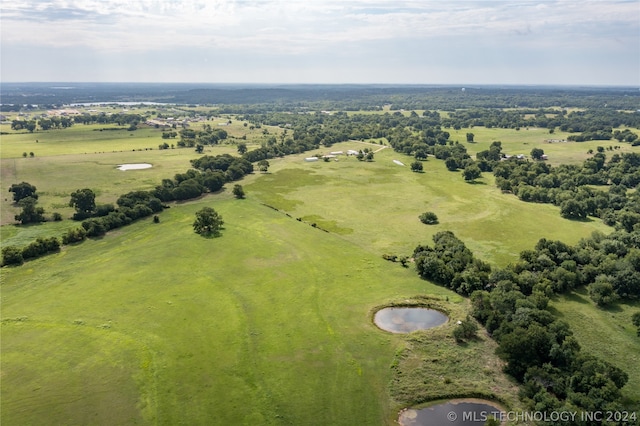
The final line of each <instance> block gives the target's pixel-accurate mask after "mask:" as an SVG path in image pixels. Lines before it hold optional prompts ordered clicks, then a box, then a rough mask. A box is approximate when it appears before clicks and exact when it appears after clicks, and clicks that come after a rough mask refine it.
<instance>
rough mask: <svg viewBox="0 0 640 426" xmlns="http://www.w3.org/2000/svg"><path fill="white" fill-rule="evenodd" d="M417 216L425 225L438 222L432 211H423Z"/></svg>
mask: <svg viewBox="0 0 640 426" xmlns="http://www.w3.org/2000/svg"><path fill="white" fill-rule="evenodd" d="M419 217H420V222H422V223H424V224H425V225H435V224H437V223H438V216H436V214H435V213H434V212H425V213H422V214H421V215H420V216H419Z"/></svg>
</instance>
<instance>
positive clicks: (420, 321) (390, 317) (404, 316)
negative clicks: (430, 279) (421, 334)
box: [373, 306, 448, 333]
mask: <svg viewBox="0 0 640 426" xmlns="http://www.w3.org/2000/svg"><path fill="white" fill-rule="evenodd" d="M447 320H448V318H447V316H446V315H445V314H443V313H442V312H439V311H436V310H434V309H428V308H423V307H419V306H413V307H404V308H383V309H380V310H379V311H378V312H376V314H375V315H374V316H373V322H374V323H375V324H376V325H377V326H378V327H380V328H381V329H383V330H385V331H390V332H392V333H411V332H412V331H416V330H426V329H428V328H433V327H437V326H439V325H442V324H444V323H445V322H447Z"/></svg>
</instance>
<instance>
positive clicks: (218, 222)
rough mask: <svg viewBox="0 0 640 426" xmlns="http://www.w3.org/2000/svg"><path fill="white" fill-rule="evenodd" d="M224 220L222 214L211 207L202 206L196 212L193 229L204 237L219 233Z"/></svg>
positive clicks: (215, 235)
mask: <svg viewBox="0 0 640 426" xmlns="http://www.w3.org/2000/svg"><path fill="white" fill-rule="evenodd" d="M222 225H224V221H223V220H222V216H220V215H219V214H218V212H216V211H215V210H214V209H212V208H211V207H203V208H201V209H200V210H198V211H197V212H196V220H195V222H193V230H194V231H195V232H196V234H200V235H202V236H205V237H209V236H214V237H217V236H218V235H220V229H222Z"/></svg>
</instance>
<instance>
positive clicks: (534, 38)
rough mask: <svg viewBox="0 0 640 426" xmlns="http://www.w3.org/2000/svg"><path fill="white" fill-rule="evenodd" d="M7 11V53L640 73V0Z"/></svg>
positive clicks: (255, 2) (186, 2)
mask: <svg viewBox="0 0 640 426" xmlns="http://www.w3.org/2000/svg"><path fill="white" fill-rule="evenodd" d="M0 7H1V11H2V28H1V29H0V31H1V38H2V40H1V42H2V49H3V52H4V51H7V52H14V51H18V50H22V51H23V52H25V54H28V52H29V51H30V50H32V51H36V50H37V51H38V52H41V51H43V50H44V49H51V50H52V51H56V50H60V51H62V50H61V49H64V52H65V55H72V53H69V52H73V51H74V50H76V51H78V52H80V51H82V52H90V53H91V56H92V57H107V56H108V57H117V55H120V57H127V58H131V57H135V56H136V55H138V56H140V55H142V56H145V57H147V55H151V56H154V57H155V56H163V55H164V56H166V57H173V58H185V57H186V56H185V55H186V53H184V52H189V54H192V55H196V56H197V57H204V58H213V57H225V58H227V59H228V62H227V63H225V66H226V67H228V68H230V69H231V68H233V67H236V68H237V67H241V66H244V65H246V64H247V63H251V66H260V63H259V62H257V61H252V60H249V59H247V58H250V57H260V58H263V60H264V58H267V57H277V58H279V60H280V63H282V62H283V61H285V62H286V61H291V62H296V63H298V62H299V63H314V64H317V62H318V61H319V58H322V60H328V61H331V60H333V61H335V65H339V63H338V61H340V60H342V61H343V63H346V61H347V60H350V61H351V62H353V61H356V60H357V61H359V62H361V63H366V64H368V66H371V65H373V64H377V65H378V66H380V67H393V66H394V64H393V63H391V62H390V61H389V63H385V60H386V58H394V63H395V65H396V66H402V65H403V64H405V65H406V64H411V65H412V66H414V65H415V66H416V67H417V68H413V69H416V70H417V69H419V67H418V64H419V63H422V64H423V65H422V66H423V68H424V67H426V66H428V65H429V64H430V63H432V62H433V60H432V58H431V56H432V55H434V54H438V55H445V56H446V55H447V52H450V51H452V50H455V51H457V52H458V53H459V54H466V55H472V56H477V57H481V56H483V55H484V56H485V57H487V58H497V59H500V58H501V57H503V56H506V55H512V56H513V58H512V59H514V60H516V61H517V60H520V59H518V55H529V56H533V57H536V58H539V57H540V55H541V53H540V52H545V51H546V52H549V53H548V54H549V55H555V54H556V53H557V52H562V51H565V52H580V53H581V54H584V55H587V53H586V52H587V51H590V52H591V53H590V54H591V55H598V54H600V52H601V51H602V52H604V53H608V52H611V51H615V52H617V53H618V54H619V55H622V56H631V57H632V58H635V60H636V71H637V62H638V60H640V58H638V55H639V53H638V49H637V42H638V31H639V20H638V2H637V0H632V1H598V0H539V1H530V0H510V1H466V0H458V1H449V2H446V1H441V0H366V1H365V0H309V1H292V0H136V1H130V0H31V1H26V0H16V1H13V2H3V3H2V5H1V6H0ZM406 46H411V47H412V50H408V49H406ZM599 49H600V50H599ZM403 55H404V56H403ZM8 58H9V59H11V57H8ZM240 58H243V60H242V61H241V59H240ZM420 58H423V59H420ZM425 58H429V59H428V60H427V59H425ZM450 60H451V61H452V63H458V62H457V59H455V58H453V59H450ZM5 61H6V59H5ZM75 61H76V62H77V60H75ZM156 64H157V63H156ZM62 66H63V65H60V67H62ZM149 66H152V64H150V65H149ZM512 66H516V65H512ZM3 67H4V66H3ZM17 67H18V65H15V67H12V69H13V68H17ZM232 72H233V71H231V73H232ZM310 72H311V71H310ZM396 72H397V71H396ZM403 72H405V71H403ZM388 74H393V71H392V70H390V71H386V74H385V75H388Z"/></svg>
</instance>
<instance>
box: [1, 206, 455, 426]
mask: <svg viewBox="0 0 640 426" xmlns="http://www.w3.org/2000/svg"><path fill="white" fill-rule="evenodd" d="M222 198H224V197H222ZM203 205H213V206H214V208H216V209H217V210H218V211H219V212H220V213H221V214H222V216H223V217H224V218H225V221H226V225H225V230H224V231H223V236H222V237H220V238H214V239H206V238H202V237H199V236H198V235H196V234H195V233H193V231H192V229H191V222H192V221H193V216H194V212H195V211H196V210H197V209H198V208H199V207H201V206H203ZM310 247H313V249H310ZM416 293H429V294H432V295H436V296H439V297H445V296H450V297H452V298H455V297H456V296H455V295H453V294H451V293H450V292H448V291H446V290H444V289H442V288H439V287H436V286H433V285H431V284H429V283H427V282H425V281H422V280H420V279H418V278H417V277H416V276H415V273H414V272H413V271H411V270H408V269H403V268H401V267H399V266H392V267H390V265H389V264H388V262H385V261H384V260H382V259H381V258H380V257H378V256H373V255H371V254H368V253H366V252H364V251H362V250H360V249H358V248H355V247H352V246H350V245H347V244H345V243H344V241H343V240H342V239H341V238H339V237H338V236H335V235H333V234H328V233H324V232H321V231H319V230H317V229H313V228H311V227H310V226H308V225H306V224H304V223H300V222H298V221H296V220H294V219H292V218H289V217H287V216H285V215H283V214H280V213H278V212H275V211H273V210H271V209H269V208H266V207H264V206H262V205H260V204H259V203H258V202H257V201H252V200H242V201H238V200H233V199H230V198H226V199H216V198H214V197H207V198H206V199H205V200H202V201H200V202H196V203H192V204H188V205H183V206H182V207H180V208H172V209H170V210H168V211H167V212H164V213H162V215H161V223H160V224H152V223H151V222H150V221H145V222H139V223H136V224H135V225H132V226H130V227H128V228H125V229H123V230H120V231H118V232H115V233H113V234H110V235H108V236H106V237H105V238H103V239H99V240H95V241H88V242H85V243H83V244H82V245H79V246H73V247H67V248H66V249H65V250H64V251H63V252H61V253H60V254H56V255H52V256H48V257H45V258H42V259H39V260H36V261H32V262H29V263H27V264H26V265H24V266H22V267H17V268H8V269H5V270H3V286H2V297H3V309H2V311H3V312H2V315H3V319H5V322H4V323H3V327H2V343H3V374H4V377H3V381H2V386H3V389H2V390H3V392H2V395H3V410H2V416H3V417H2V420H3V423H5V422H6V423H7V424H13V423H15V421H16V420H17V419H20V418H21V417H20V416H21V415H22V413H23V410H24V401H23V399H21V398H19V397H18V395H21V394H23V393H25V392H28V391H30V390H31V388H35V387H40V388H41V389H42V392H40V393H39V394H38V397H37V398H34V399H32V400H30V403H31V404H34V405H37V406H40V405H44V406H46V405H47V404H54V405H56V401H60V400H67V399H70V400H68V402H67V406H66V409H65V410H64V412H61V413H60V417H56V413H52V414H51V416H52V417H49V418H48V421H51V422H53V423H61V422H68V424H78V423H82V422H83V419H85V418H86V417H85V416H86V415H87V412H92V413H93V412H95V413H97V414H96V415H97V416H98V418H100V416H105V415H107V413H108V412H109V411H110V410H113V409H114V406H113V404H116V402H117V401H114V402H113V404H111V403H109V402H108V401H107V402H104V405H101V404H102V401H101V400H100V398H99V395H111V394H112V393H115V392H116V390H117V388H119V386H120V385H121V384H122V383H123V382H122V380H124V379H122V380H120V379H118V378H117V377H114V379H113V381H112V382H107V381H105V380H102V377H103V375H108V373H107V372H108V371H111V370H110V369H113V368H116V370H117V368H118V365H120V364H122V365H126V366H127V369H128V370H126V371H124V372H120V376H118V377H121V376H122V377H124V376H126V377H130V378H133V380H134V381H135V385H136V387H137V389H138V391H137V392H138V394H137V395H136V397H135V398H134V395H129V398H125V397H124V396H123V398H124V399H127V404H128V405H127V406H128V407H129V411H130V414H129V417H131V418H134V417H135V418H139V417H142V418H143V420H144V421H145V422H151V423H161V424H175V423H185V424H198V423H204V422H206V421H207V420H210V419H211V418H216V419H218V420H219V421H220V423H221V424H264V423H276V424H280V423H286V424H288V423H293V424H305V423H315V424H318V423H319V424H353V421H354V419H358V420H359V421H362V422H363V423H365V424H380V423H383V422H384V421H385V420H386V419H387V418H388V417H389V416H391V414H390V412H389V405H388V402H387V400H386V396H385V395H386V394H387V391H386V386H387V383H388V381H389V380H390V378H391V372H390V370H389V365H390V363H391V362H392V359H393V353H394V351H395V349H396V347H397V345H398V344H400V343H401V342H402V338H401V337H398V336H394V335H390V334H387V333H383V332H380V331H379V330H377V329H376V328H375V327H374V326H373V325H372V324H371V323H370V322H369V319H368V318H369V312H370V311H371V309H372V308H373V307H374V306H376V305H378V304H380V303H381V302H385V301H387V300H390V299H394V298H401V297H407V296H410V295H413V294H416ZM336 301H341V302H340V303H336ZM18 319H19V320H18ZM15 320H18V321H15ZM74 327H75V328H74ZM43 328H47V329H49V330H52V333H53V334H47V333H42V334H40V332H39V330H41V329H43ZM76 329H77V330H85V329H86V330H87V334H88V335H90V336H91V338H92V340H93V342H94V344H93V345H82V344H80V343H81V342H82V338H83V337H82V336H74V335H73V333H71V331H73V330H76ZM26 341H28V343H26ZM52 341H55V342H56V345H55V346H53V347H52V345H51V343H52ZM114 342H116V343H117V344H114ZM56 347H59V348H60V349H59V350H56V349H55V348H56ZM24 350H29V352H30V355H29V358H28V359H29V362H28V363H24V362H23V360H24V358H22V357H21V354H22V352H23V351H24ZM103 353H104V355H101V354H103ZM111 354H113V356H112V355H111ZM94 358H95V359H97V360H101V361H100V362H102V363H103V364H105V365H102V364H100V362H98V361H91V360H93V359H94ZM119 359H121V360H122V361H118V360H119ZM92 362H93V363H94V364H96V368H97V369H102V370H103V371H105V373H104V374H102V373H101V374H99V375H97V376H94V375H93V368H89V366H90V365H92V364H91V363H92ZM112 362H113V363H115V364H116V365H115V366H113V365H111V363H112ZM62 363H67V365H68V368H71V369H73V371H74V374H76V375H77V382H76V386H79V387H81V389H74V387H73V386H72V384H69V383H66V382H65V380H72V379H74V378H65V377H61V376H62V375H61V374H60V372H59V370H58V369H55V368H53V366H56V365H60V364H62ZM47 366H52V368H50V369H49V368H47ZM118 371H119V370H118ZM25 375H29V377H33V380H32V381H31V382H28V383H27V384H25V383H24V382H21V377H23V376H25ZM58 383H66V386H67V387H68V388H69V390H67V391H66V392H67V393H62V394H60V393H56V391H55V389H56V387H57V384H58ZM127 383H128V385H127V386H129V385H132V384H131V383H130V382H127ZM76 392H81V393H82V394H83V395H86V396H85V397H84V398H79V399H77V400H76V399H73V398H72V397H71V396H70V395H74V394H75V393H76ZM134 401H135V402H134ZM117 403H120V402H117ZM132 406H135V407H138V408H139V410H138V412H137V413H136V411H135V410H133V411H132V409H131V407H132ZM42 409H43V410H45V409H46V407H45V408H42ZM72 413H76V414H75V415H72ZM131 413H133V414H131ZM33 416H35V417H37V413H34V414H33ZM64 416H69V417H64ZM136 416H137V417H136ZM35 417H34V418H35Z"/></svg>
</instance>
